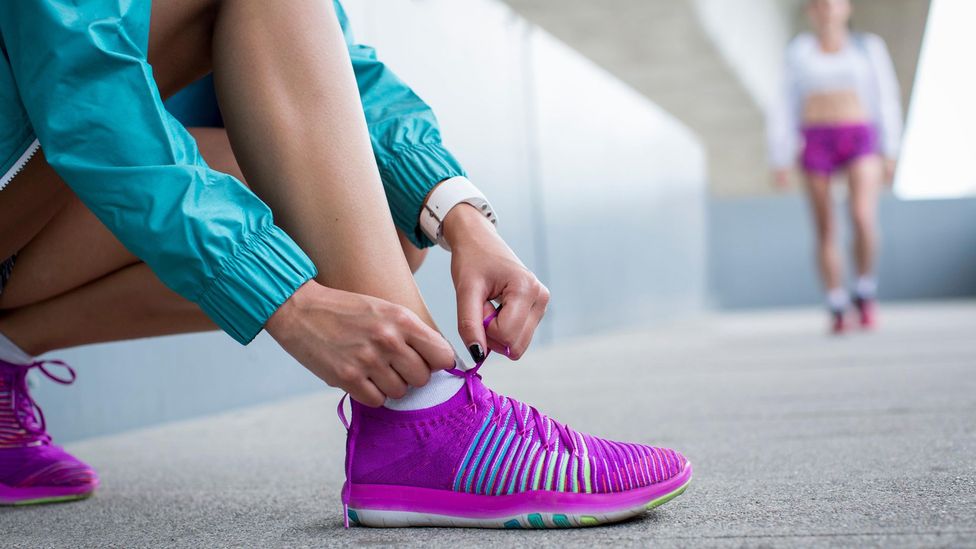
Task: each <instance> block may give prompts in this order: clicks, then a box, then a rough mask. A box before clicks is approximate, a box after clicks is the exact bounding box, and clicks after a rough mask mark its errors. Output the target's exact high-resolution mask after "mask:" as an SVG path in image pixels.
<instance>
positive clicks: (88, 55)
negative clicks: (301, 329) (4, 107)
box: [0, 0, 315, 343]
mask: <svg viewBox="0 0 976 549" xmlns="http://www.w3.org/2000/svg"><path fill="white" fill-rule="evenodd" d="M149 10H150V3H149V2H130V1H126V0H91V1H87V2H69V1H58V0H46V1H44V0H29V1H19V0H18V1H5V2H0V34H2V38H3V42H4V45H5V47H6V50H7V55H8V57H9V59H10V65H11V67H12V69H13V75H14V79H15V80H16V84H17V89H18V90H19V93H20V96H21V101H22V102H23V104H24V106H25V108H26V110H27V114H28V117H29V118H30V121H31V125H32V126H33V127H34V131H35V132H36V134H37V138H38V140H39V141H40V144H41V147H42V149H43V151H44V153H45V156H46V158H47V161H48V162H49V163H50V164H51V166H52V167H53V168H54V169H55V171H56V172H57V173H58V174H59V175H60V176H61V177H62V178H63V179H64V180H65V182H66V183H67V184H68V185H69V186H70V187H71V189H72V190H73V191H74V192H75V194H77V195H78V197H79V198H80V199H81V200H82V202H84V204H85V205H86V206H87V207H88V208H89V209H91V211H92V212H94V214H95V215H96V216H97V217H98V218H99V219H100V220H101V221H102V222H103V223H104V224H105V225H106V226H107V227H108V229H109V230H110V231H112V233H113V234H115V236H116V237H118V238H119V240H120V241H121V242H122V244H124V245H125V246H126V248H128V249H129V250H130V251H131V252H132V253H134V254H135V255H136V256H138V257H139V258H141V259H142V260H143V261H145V262H146V263H147V264H148V265H149V266H150V267H151V268H152V270H153V272H155V273H156V275H157V276H158V277H159V278H160V279H161V280H162V281H163V282H164V283H165V284H166V285H167V286H168V287H170V288H172V289H173V290H175V291H176V292H178V293H179V294H180V295H182V296H184V297H186V298H187V299H189V300H191V301H193V302H195V303H197V304H198V305H199V306H200V308H201V309H203V311H204V312H205V313H206V314H207V315H209V316H210V318H212V319H213V320H214V321H215V322H216V323H217V324H218V325H219V326H220V327H221V328H222V329H223V330H225V331H226V332H227V333H229V334H230V335H231V336H233V337H234V338H235V339H236V340H237V341H239V342H241V343H247V342H249V341H250V340H251V339H252V338H253V337H254V336H255V335H256V334H257V333H258V332H260V331H261V329H262V327H263V325H264V323H265V322H266V320H267V319H268V317H269V316H271V314H272V313H273V312H274V311H275V310H276V309H277V308H278V307H279V306H280V305H281V303H283V302H284V301H285V300H286V299H288V297H289V296H290V295H291V294H292V293H293V292H294V291H295V290H296V289H297V288H298V287H299V286H300V285H301V284H303V283H304V282H305V281H307V280H308V279H309V278H311V277H313V276H314V275H315V267H314V265H313V264H312V262H311V261H310V260H309V258H308V257H307V256H306V255H305V253H304V252H302V250H301V249H300V248H299V247H298V246H297V245H296V244H295V242H294V241H292V239H291V238H289V237H288V235H287V234H285V233H284V231H282V230H281V229H280V228H278V227H277V226H276V225H275V224H274V222H273V219H272V216H271V211H270V210H269V208H268V207H267V206H266V205H265V204H264V203H263V202H261V200H259V199H258V198H257V197H256V196H255V195H254V194H253V193H251V192H250V191H249V190H248V189H247V188H246V187H245V186H244V185H243V184H242V183H240V182H239V181H237V180H236V179H234V178H233V177H231V176H228V175H225V174H222V173H219V172H216V171H213V170H211V169H209V168H208V167H207V165H206V163H205V162H204V161H203V159H202V158H201V156H200V153H199V151H198V150H197V147H196V144H195V142H194V141H193V139H192V138H191V137H190V135H189V134H188V133H187V132H186V130H185V129H184V128H183V127H182V126H181V125H180V124H179V123H178V122H177V121H176V120H175V119H173V118H172V117H171V116H170V115H169V114H168V113H167V112H166V110H165V109H164V108H163V105H162V102H161V100H160V96H159V91H158V89H157V87H156V84H155V81H154V80H153V76H152V69H151V67H150V66H149V64H148V63H147V61H146V50H147V47H148V38H149V36H148V35H149V15H150V13H149Z"/></svg>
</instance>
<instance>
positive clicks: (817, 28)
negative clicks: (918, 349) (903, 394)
mask: <svg viewBox="0 0 976 549" xmlns="http://www.w3.org/2000/svg"><path fill="white" fill-rule="evenodd" d="M851 11H852V10H851V3H850V1H849V0H810V1H809V2H808V3H807V15H808V17H809V19H810V22H811V25H812V27H813V32H812V33H809V32H805V33H802V34H800V35H799V36H797V37H796V38H794V39H793V41H792V42H791V43H790V45H789V46H788V47H787V50H786V66H785V79H784V80H785V82H784V84H785V85H784V91H783V96H782V97H781V101H780V102H779V105H778V108H776V109H774V110H773V112H772V113H771V116H770V121H769V131H768V137H769V155H770V161H771V162H772V165H773V168H774V171H775V181H776V185H777V186H778V187H780V188H785V187H786V186H787V185H788V183H789V171H790V168H791V166H792V164H793V163H794V161H796V160H797V159H799V163H800V166H801V167H802V169H803V172H804V175H805V179H806V187H807V194H808V195H809V197H810V204H811V206H812V211H813V218H814V222H815V224H816V229H817V260H818V263H819V266H820V276H821V279H822V280H823V283H824V287H825V289H826V293H827V296H826V297H827V306H828V308H829V310H830V315H831V331H832V332H833V333H837V334H839V333H842V332H844V331H845V329H846V328H847V327H848V325H847V323H846V320H845V316H846V313H847V310H848V309H849V308H850V305H851V296H850V294H849V293H848V291H847V290H846V289H845V288H844V286H843V283H842V278H843V268H842V261H841V257H840V253H839V251H838V249H837V244H836V241H835V240H836V239H835V233H836V223H835V220H834V217H833V202H832V200H831V193H830V182H831V179H832V178H833V176H834V175H835V174H837V173H838V172H840V173H841V174H843V175H846V176H847V179H848V181H849V185H850V212H851V218H852V221H853V228H854V256H855V265H856V268H857V279H856V283H855V286H854V292H853V298H854V299H853V302H854V305H855V306H856V308H857V311H858V317H859V323H860V325H861V326H862V327H864V328H871V327H873V326H874V325H875V322H876V320H875V295H876V291H877V280H876V278H875V258H876V255H877V247H878V228H877V209H878V200H879V195H880V191H881V186H882V184H883V183H890V182H891V181H892V178H893V175H894V170H895V159H896V158H897V156H898V147H899V145H900V140H901V130H902V114H901V100H900V97H899V92H898V82H897V81H896V79H895V71H894V66H893V64H892V62H891V57H890V56H889V55H888V50H887V48H886V47H885V43H884V41H883V40H882V39H881V38H880V37H878V36H876V35H873V34H868V33H860V32H851V31H850V27H849V22H850V17H851ZM798 137H802V139H803V147H802V151H800V150H799V147H798ZM798 153H799V154H798Z"/></svg>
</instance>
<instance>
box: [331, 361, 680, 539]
mask: <svg viewBox="0 0 976 549" xmlns="http://www.w3.org/2000/svg"><path fill="white" fill-rule="evenodd" d="M480 367H481V364H478V365H477V366H476V367H475V368H473V369H471V370H468V371H460V370H457V369H455V370H451V373H453V374H455V375H459V376H461V377H464V378H465V386H464V387H462V388H461V390H460V391H458V393H457V394H456V395H454V396H453V397H452V398H451V399H450V400H448V401H447V402H444V403H442V404H439V405H437V406H434V407H432V408H428V409H424V410H415V411H394V410H390V409H388V408H369V407H366V406H363V405H362V404H360V403H358V402H355V401H353V402H352V422H351V425H350V424H349V423H347V422H346V420H345V415H344V413H343V411H342V403H341V402H340V404H339V415H340V418H342V421H343V423H344V424H345V425H346V427H347V429H348V436H347V439H346V483H345V485H344V486H343V492H342V500H343V504H344V508H345V512H346V526H347V527H348V526H349V521H352V522H353V523H355V524H360V525H364V526H385V527H395V526H467V527H475V528H570V527H578V526H595V525H599V524H607V523H611V522H617V521H621V520H625V519H627V518H630V517H634V516H637V515H639V514H641V513H643V512H644V511H645V510H648V509H653V508H654V507H657V506H658V505H661V504H662V503H665V502H667V501H669V500H671V499H672V498H674V497H676V496H678V495H680V494H681V493H682V492H684V490H685V488H687V486H688V483H689V482H690V481H691V464H690V463H689V462H688V460H686V459H685V458H684V456H682V455H681V454H679V453H677V452H675V451H674V450H669V449H665V448H654V447H651V446H644V445H642V444H625V443H620V442H611V441H608V440H604V439H601V438H597V437H594V436H590V435H585V434H582V433H579V432H577V431H575V430H573V429H570V428H569V427H567V426H565V425H563V424H561V423H559V422H557V421H555V420H553V419H550V418H549V417H547V416H545V415H544V414H542V413H540V412H539V411H538V410H536V409H535V408H533V407H531V406H528V405H526V404H523V403H521V402H519V401H517V400H515V399H513V398H509V397H505V396H502V395H499V394H498V393H495V392H494V391H492V390H490V389H488V388H487V387H485V386H484V384H482V382H481V376H479V375H478V374H477V371H478V369H479V368H480Z"/></svg>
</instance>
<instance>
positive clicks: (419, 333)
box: [401, 315, 454, 370]
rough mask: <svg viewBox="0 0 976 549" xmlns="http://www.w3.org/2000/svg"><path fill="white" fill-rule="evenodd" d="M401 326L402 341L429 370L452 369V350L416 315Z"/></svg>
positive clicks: (442, 337) (442, 338)
mask: <svg viewBox="0 0 976 549" xmlns="http://www.w3.org/2000/svg"><path fill="white" fill-rule="evenodd" d="M411 316H412V319H410V320H407V321H405V322H403V323H401V324H402V326H403V328H404V341H405V342H406V344H407V345H409V346H410V347H412V348H413V350H414V351H416V353H417V354H418V355H420V358H421V359H422V360H423V361H424V362H425V363H426V365H427V368H428V369H430V370H449V369H451V368H453V367H454V349H453V348H452V347H451V344H450V343H448V342H447V340H446V339H444V336H442V335H441V334H440V333H439V332H438V331H437V330H434V329H433V328H431V327H430V326H427V325H426V324H424V323H423V322H422V321H421V320H420V319H419V318H417V317H416V315H411Z"/></svg>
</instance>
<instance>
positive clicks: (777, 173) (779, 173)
mask: <svg viewBox="0 0 976 549" xmlns="http://www.w3.org/2000/svg"><path fill="white" fill-rule="evenodd" d="M773 184H774V185H776V188H777V189H778V190H781V191H785V190H787V189H789V188H790V169H789V168H776V169H775V170H773Z"/></svg>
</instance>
